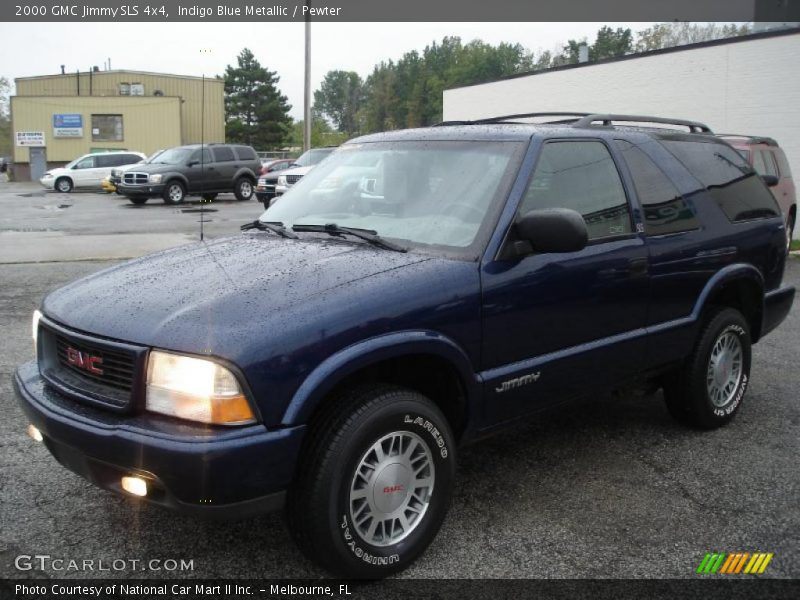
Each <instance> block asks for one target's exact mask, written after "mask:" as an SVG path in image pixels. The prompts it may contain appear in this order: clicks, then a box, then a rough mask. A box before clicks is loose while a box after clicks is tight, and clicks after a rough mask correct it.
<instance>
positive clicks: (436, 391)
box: [282, 331, 480, 438]
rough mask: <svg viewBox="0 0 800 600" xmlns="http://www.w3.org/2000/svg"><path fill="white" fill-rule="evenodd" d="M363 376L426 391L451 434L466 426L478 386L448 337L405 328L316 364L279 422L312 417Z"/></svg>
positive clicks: (305, 420) (466, 360)
mask: <svg viewBox="0 0 800 600" xmlns="http://www.w3.org/2000/svg"><path fill="white" fill-rule="evenodd" d="M366 382H376V383H377V382H381V383H393V384H397V385H402V386H405V387H409V388H410V389H414V390H416V391H419V392H421V393H423V394H424V395H426V396H428V397H430V399H431V400H432V401H433V402H434V403H436V404H437V406H439V408H440V409H441V410H442V412H443V413H444V414H445V416H446V417H447V419H448V421H449V422H450V425H451V427H452V429H453V432H454V434H455V435H456V437H457V438H458V437H460V436H461V434H462V433H463V432H464V431H465V430H466V429H467V428H468V427H469V424H470V417H471V415H472V412H473V411H472V407H473V406H475V402H476V399H477V397H478V394H479V390H480V387H479V385H478V379H477V376H476V374H475V372H474V370H473V368H472V365H471V362H470V360H469V358H468V357H467V355H466V353H465V352H464V351H463V350H462V349H461V348H460V347H459V346H458V345H457V344H456V343H455V342H454V341H452V340H451V339H449V338H447V337H446V336H443V335H441V334H438V333H435V332H429V331H408V332H399V333H393V334H388V335H384V336H379V337H376V338H370V339H368V340H364V341H362V342H359V343H357V344H354V345H352V346H348V347H347V348H344V349H343V350H340V351H339V352H337V353H336V354H334V355H332V356H330V357H329V358H328V359H326V360H325V361H324V362H323V363H322V364H320V365H319V366H317V367H316V368H315V369H314V370H313V371H312V372H311V373H310V374H309V375H308V376H307V377H306V378H305V380H304V381H303V383H302V384H301V385H300V387H299V388H298V389H297V391H296V392H295V394H294V396H293V398H292V400H291V402H290V403H289V406H288V407H287V409H286V410H285V411H284V415H283V418H282V425H284V426H294V425H300V424H304V423H308V422H310V421H312V420H313V418H314V416H315V415H316V414H317V412H318V411H319V410H320V409H321V408H322V407H323V406H324V405H326V404H327V403H326V399H329V398H333V397H335V396H336V395H337V391H338V390H341V389H343V388H346V387H348V386H352V385H357V384H359V383H366Z"/></svg>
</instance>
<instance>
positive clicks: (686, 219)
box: [615, 140, 700, 235]
mask: <svg viewBox="0 0 800 600" xmlns="http://www.w3.org/2000/svg"><path fill="white" fill-rule="evenodd" d="M615 143H616V144H617V147H618V148H619V149H620V150H621V151H622V156H623V158H624V159H625V162H626V163H627V165H628V168H629V169H630V172H631V177H633V184H634V186H635V187H636V195H637V196H638V197H639V203H640V204H641V205H642V210H643V211H644V229H645V232H646V233H647V235H664V234H667V233H678V232H681V231H691V230H693V229H697V228H699V227H700V224H699V223H698V222H697V218H696V217H695V214H694V208H693V207H692V206H691V205H690V204H688V203H687V202H686V200H685V199H684V198H683V196H681V194H680V192H679V191H678V189H677V188H676V187H675V186H674V185H673V183H672V181H670V180H669V178H668V177H667V176H666V175H665V174H664V173H663V171H661V169H660V168H659V167H658V165H656V163H654V162H653V161H652V160H651V159H650V157H649V156H647V154H645V153H644V152H643V151H642V150H641V149H639V148H637V147H636V146H634V145H633V144H631V143H630V142H628V141H625V140H615Z"/></svg>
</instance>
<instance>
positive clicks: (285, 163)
mask: <svg viewBox="0 0 800 600" xmlns="http://www.w3.org/2000/svg"><path fill="white" fill-rule="evenodd" d="M296 160H297V159H294V158H286V159H280V160H276V161H270V162H268V163H265V164H264V166H263V167H262V168H261V174H260V175H259V177H258V183H257V184H256V199H257V200H258V201H259V202H261V203H262V204H263V205H264V208H269V204H270V202H271V201H272V199H273V198H275V184H276V183H277V182H278V176H279V175H280V174H281V173H282V172H283V171H285V170H286V169H288V168H290V167H291V166H292V165H294V164H295V163H296Z"/></svg>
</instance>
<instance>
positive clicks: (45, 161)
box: [11, 71, 225, 181]
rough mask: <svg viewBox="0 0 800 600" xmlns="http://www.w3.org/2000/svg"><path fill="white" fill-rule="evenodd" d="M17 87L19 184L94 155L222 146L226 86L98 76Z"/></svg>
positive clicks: (44, 79) (171, 78)
mask: <svg viewBox="0 0 800 600" xmlns="http://www.w3.org/2000/svg"><path fill="white" fill-rule="evenodd" d="M204 82H205V88H204ZM15 84H16V95H15V96H12V97H11V124H12V130H13V136H14V139H13V143H14V162H15V176H16V179H17V180H20V181H25V180H29V179H31V180H36V179H38V178H39V176H41V174H42V173H43V172H44V171H45V170H46V169H48V168H53V167H57V166H63V165H64V164H66V163H67V162H69V161H71V160H73V159H75V158H77V157H79V156H81V155H83V154H86V153H89V152H103V151H107V150H123V149H124V150H133V151H139V152H144V153H145V154H150V153H152V152H154V151H155V150H158V149H160V148H169V147H172V146H179V145H181V144H193V143H199V142H201V141H205V142H206V143H212V142H224V141H225V106H224V99H223V98H224V87H225V85H224V82H223V81H222V80H221V79H215V78H206V79H205V80H203V78H201V77H189V76H184V75H166V74H160V73H147V72H143V71H93V72H85V73H67V74H63V75H44V76H39V77H21V78H19V79H16V80H15ZM203 104H205V106H203Z"/></svg>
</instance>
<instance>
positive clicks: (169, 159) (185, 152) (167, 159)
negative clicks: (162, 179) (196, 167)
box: [150, 148, 193, 165]
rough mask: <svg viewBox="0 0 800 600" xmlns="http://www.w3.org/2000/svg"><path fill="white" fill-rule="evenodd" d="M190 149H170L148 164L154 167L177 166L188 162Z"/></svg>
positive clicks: (191, 150)
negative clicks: (154, 165)
mask: <svg viewBox="0 0 800 600" xmlns="http://www.w3.org/2000/svg"><path fill="white" fill-rule="evenodd" d="M192 152H193V149H192V148H170V149H169V150H164V152H162V153H161V154H159V155H158V156H156V157H154V158H153V159H152V160H151V161H150V162H151V163H153V164H156V165H177V164H178V163H182V162H185V161H186V160H188V158H189V155H190V154H191V153H192Z"/></svg>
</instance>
